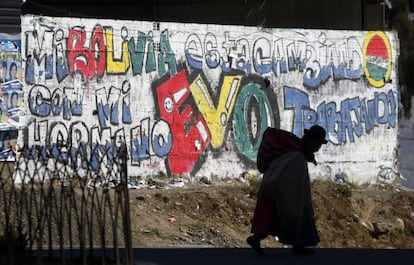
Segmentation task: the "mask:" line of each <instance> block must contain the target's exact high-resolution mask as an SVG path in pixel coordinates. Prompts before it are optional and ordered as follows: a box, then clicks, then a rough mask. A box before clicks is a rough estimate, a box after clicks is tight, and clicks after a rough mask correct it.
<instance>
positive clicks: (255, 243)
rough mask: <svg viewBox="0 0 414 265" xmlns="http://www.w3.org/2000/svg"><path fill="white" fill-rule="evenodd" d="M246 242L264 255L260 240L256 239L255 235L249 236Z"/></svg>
mask: <svg viewBox="0 0 414 265" xmlns="http://www.w3.org/2000/svg"><path fill="white" fill-rule="evenodd" d="M246 242H247V244H249V245H250V246H251V247H252V248H253V250H254V251H256V252H257V253H259V254H260V255H264V251H263V249H262V248H261V247H260V240H258V239H257V238H256V237H255V236H249V237H248V238H247V239H246Z"/></svg>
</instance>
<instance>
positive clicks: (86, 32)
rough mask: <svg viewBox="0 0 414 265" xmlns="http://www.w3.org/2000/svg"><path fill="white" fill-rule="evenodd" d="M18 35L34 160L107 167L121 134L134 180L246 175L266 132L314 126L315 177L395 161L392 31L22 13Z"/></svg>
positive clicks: (359, 177) (360, 175) (358, 175)
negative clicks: (318, 129)
mask: <svg viewBox="0 0 414 265" xmlns="http://www.w3.org/2000/svg"><path fill="white" fill-rule="evenodd" d="M155 24H157V25H155ZM22 38H23V39H22V67H23V80H24V85H25V91H24V92H25V93H24V104H25V111H26V112H27V113H28V114H29V115H30V122H29V123H28V124H27V130H26V131H25V135H26V137H24V139H25V142H24V143H23V145H24V146H25V148H27V150H29V154H30V155H31V156H35V157H39V158H40V159H47V157H54V158H56V159H58V160H59V161H61V162H64V163H70V164H72V165H73V166H74V167H87V166H86V165H88V163H82V161H86V160H87V159H88V160H90V159H92V160H93V158H98V157H99V156H101V155H103V154H106V157H107V159H106V160H105V163H106V165H100V164H99V163H98V162H96V163H91V164H89V166H90V167H91V168H90V169H91V170H99V169H100V168H102V166H110V165H111V163H112V162H111V160H112V159H116V158H117V156H118V153H117V146H116V145H117V141H118V139H125V140H126V141H127V144H128V153H129V161H130V163H129V170H128V172H129V174H130V175H140V176H148V175H152V174H156V173H157V172H160V171H161V172H165V173H166V174H167V175H169V176H172V175H187V176H189V177H201V176H207V177H209V176H213V175H214V176H219V177H238V176H239V175H240V174H241V173H242V172H245V171H247V170H254V169H255V158H256V154H257V149H258V145H259V143H260V141H261V135H262V133H263V131H264V130H265V129H266V128H267V127H268V126H270V127H280V128H283V129H287V130H290V131H292V132H294V133H295V134H296V135H298V136H299V137H300V136H302V132H303V129H305V128H309V127H310V126H312V125H314V124H320V125H321V126H323V127H324V128H325V129H326V130H327V132H328V137H329V142H330V144H328V145H327V146H326V147H324V148H326V150H324V152H322V154H321V155H320V157H319V159H318V161H320V164H321V166H320V167H319V168H311V170H312V171H313V172H314V173H315V174H314V175H315V176H317V177H330V178H333V177H334V176H335V175H337V174H341V175H346V176H348V178H349V180H351V181H355V182H367V181H371V179H373V178H375V177H376V176H378V172H380V170H381V169H382V168H384V167H386V168H395V165H394V164H393V161H394V160H395V159H394V157H393V150H394V149H395V148H397V142H396V135H397V106H398V104H399V102H398V97H397V88H396V87H397V86H396V84H394V83H393V82H392V80H393V79H394V80H395V75H396V69H397V65H396V62H397V60H396V55H397V54H398V50H397V49H398V46H396V45H395V47H394V45H393V43H395V42H396V41H397V36H396V34H395V33H393V32H361V31H330V30H326V31H323V30H305V29H303V30H293V29H292V30H283V31H282V30H279V29H266V30H260V29H257V28H253V27H237V26H219V25H214V26H212V25H192V24H191V25H183V24H179V23H159V24H158V23H150V22H141V21H112V20H88V19H77V18H52V17H44V16H32V15H25V16H23V17H22ZM95 161H100V160H99V159H96V160H95ZM396 172H397V171H396Z"/></svg>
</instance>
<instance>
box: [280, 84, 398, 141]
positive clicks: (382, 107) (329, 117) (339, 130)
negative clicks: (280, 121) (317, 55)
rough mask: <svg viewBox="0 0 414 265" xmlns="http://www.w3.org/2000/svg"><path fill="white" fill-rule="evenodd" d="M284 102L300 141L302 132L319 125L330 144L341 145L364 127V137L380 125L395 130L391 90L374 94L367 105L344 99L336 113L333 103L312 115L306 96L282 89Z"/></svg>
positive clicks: (395, 117)
mask: <svg viewBox="0 0 414 265" xmlns="http://www.w3.org/2000/svg"><path fill="white" fill-rule="evenodd" d="M284 102H285V109H290V110H293V128H294V133H295V134H296V135H297V136H298V137H302V135H303V129H305V128H309V127H311V126H312V125H314V124H319V125H321V126H322V127H324V128H325V129H326V130H327V132H328V135H329V140H330V141H331V142H332V143H334V144H339V145H340V144H345V143H346V142H347V139H349V142H351V143H353V142H355V136H357V137H360V136H361V135H362V134H363V124H365V133H367V134H369V133H370V132H371V131H372V129H373V127H374V126H378V125H381V124H388V125H389V126H391V127H395V126H396V119H397V109H396V102H395V95H394V93H393V92H392V90H390V91H389V92H388V93H384V92H381V93H380V92H375V93H374V98H373V99H372V100H368V101H367V100H366V99H365V98H363V99H360V98H359V97H355V98H351V99H345V100H343V101H342V102H341V105H340V106H341V107H340V110H339V111H337V109H336V103H335V102H329V103H325V102H322V103H321V104H320V105H319V106H318V108H317V111H315V110H314V109H312V108H311V107H310V103H309V97H308V95H307V94H306V93H305V92H303V91H301V90H299V89H297V88H292V87H285V88H284ZM367 106H368V107H367ZM347 136H348V137H347Z"/></svg>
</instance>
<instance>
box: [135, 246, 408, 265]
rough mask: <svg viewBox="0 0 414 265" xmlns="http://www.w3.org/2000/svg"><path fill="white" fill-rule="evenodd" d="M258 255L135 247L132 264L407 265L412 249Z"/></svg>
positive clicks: (279, 251) (273, 251)
mask: <svg viewBox="0 0 414 265" xmlns="http://www.w3.org/2000/svg"><path fill="white" fill-rule="evenodd" d="M265 252H266V255H264V256H260V255H258V254H256V253H255V252H253V250H251V249H247V248H231V249H229V248H156V249H154V248H138V249H134V251H133V256H134V263H135V265H173V264H174V265H175V264H180V265H184V264H189V265H190V264H191V265H207V264H208V265H220V264H226V265H229V264H237V265H247V264H249V265H251V264H260V265H266V264H272V265H284V264H286V265H295V264H307V265H310V264H319V265H323V264H326V265H328V264H329V265H356V264H363V265H371V264H372V265H394V264H396V265H406V264H407V265H408V264H414V250H411V249H409V250H407V249H405V250H403V249H331V248H330V249H323V248H316V249H315V253H314V254H313V255H309V256H294V255H292V254H291V252H290V249H283V248H269V249H265Z"/></svg>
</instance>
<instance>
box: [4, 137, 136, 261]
mask: <svg viewBox="0 0 414 265" xmlns="http://www.w3.org/2000/svg"><path fill="white" fill-rule="evenodd" d="M118 146H119V147H118V150H117V154H116V155H115V156H113V155H112V156H111V158H109V157H105V156H102V157H100V159H99V165H100V168H99V169H98V170H91V168H92V167H91V166H90V165H88V164H87V163H86V164H85V161H84V160H83V161H82V163H83V165H82V167H81V168H74V167H73V163H66V162H65V161H61V160H60V161H59V160H58V159H55V158H51V157H48V158H45V156H43V157H40V156H37V157H36V156H33V155H29V154H28V152H26V153H25V152H22V154H21V156H20V157H19V158H18V159H17V161H16V162H0V173H1V177H0V214H1V215H0V259H2V262H0V263H1V264H10V265H14V264H21V261H22V259H31V261H33V259H34V262H35V263H33V264H44V263H45V261H46V260H48V261H50V260H54V261H55V262H57V263H58V264H72V263H70V262H71V261H72V260H77V262H78V263H77V264H83V265H86V264H97V261H98V263H101V264H127V265H129V264H132V240H131V222H130V213H129V193H128V172H127V160H128V155H127V148H126V144H125V142H124V141H122V142H121V144H119V145H118ZM95 159H96V157H95ZM89 162H91V161H89ZM95 162H96V160H95ZM80 173H81V174H80ZM91 259H92V260H93V262H91ZM3 261H5V262H3ZM48 264H50V263H48Z"/></svg>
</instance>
